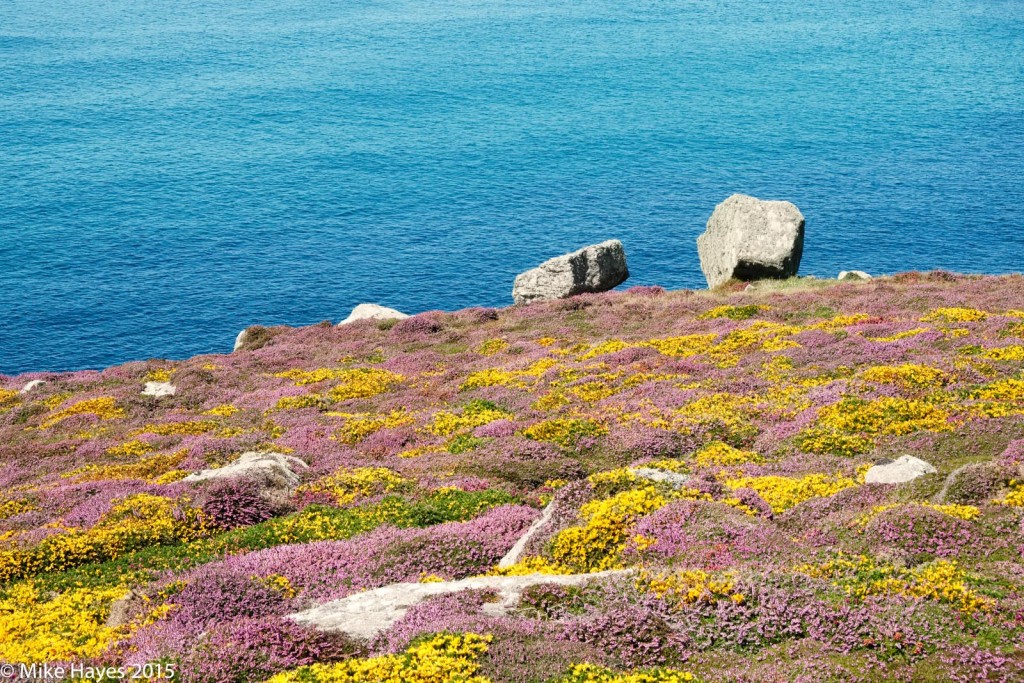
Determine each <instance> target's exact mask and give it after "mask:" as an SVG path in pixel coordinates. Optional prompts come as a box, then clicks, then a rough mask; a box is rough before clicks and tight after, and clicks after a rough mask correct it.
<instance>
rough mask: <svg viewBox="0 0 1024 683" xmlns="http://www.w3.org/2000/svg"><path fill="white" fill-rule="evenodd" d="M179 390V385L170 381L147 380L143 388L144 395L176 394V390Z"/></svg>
mask: <svg viewBox="0 0 1024 683" xmlns="http://www.w3.org/2000/svg"><path fill="white" fill-rule="evenodd" d="M177 390H178V387H176V386H174V385H173V384H171V383H170V382H146V386H145V388H143V390H142V395H143V396H157V397H160V396H174V392H176V391H177Z"/></svg>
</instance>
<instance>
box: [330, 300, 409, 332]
mask: <svg viewBox="0 0 1024 683" xmlns="http://www.w3.org/2000/svg"><path fill="white" fill-rule="evenodd" d="M408 317H409V316H408V315H407V314H406V313H402V312H401V311H396V310H395V309H393V308H388V307H387V306H378V305H377V304H359V305H358V306H356V307H355V308H353V309H352V312H351V313H349V314H348V317H347V318H345V319H344V320H342V321H341V322H340V323H338V327H341V326H342V325H348V324H349V323H354V322H355V321H357V320H405V319H406V318H408Z"/></svg>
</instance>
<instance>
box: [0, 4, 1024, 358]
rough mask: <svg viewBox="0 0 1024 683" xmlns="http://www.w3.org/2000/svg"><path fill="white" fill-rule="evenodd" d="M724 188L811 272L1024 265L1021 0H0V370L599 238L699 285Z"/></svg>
mask: <svg viewBox="0 0 1024 683" xmlns="http://www.w3.org/2000/svg"><path fill="white" fill-rule="evenodd" d="M734 192H743V193H747V194H752V195H755V196H758V197H762V198H768V199H788V200H790V201H793V202H794V203H796V204H797V206H799V207H800V208H801V210H802V211H803V212H804V214H805V216H806V218H807V242H806V248H805V251H804V259H803V264H802V266H801V272H802V273H805V274H815V275H818V276H830V277H834V276H835V275H836V273H837V272H838V271H839V270H841V269H862V270H866V271H869V272H871V273H875V274H878V273H889V272H896V271H903V270H911V269H933V268H943V269H950V270H957V271H968V272H987V273H1001V272H1009V271H1020V270H1024V2H1021V0H906V1H901V2H893V1H892V0H843V1H842V2H837V1H836V0H774V1H773V2H756V1H752V0H742V1H740V0H700V1H697V0H674V1H669V0H653V1H650V0H636V1H633V2H623V1H622V0H420V1H417V2H414V1H409V0H339V1H334V2H325V1H323V0H207V1H203V2H197V1H195V0H175V1H174V2H169V1H164V0H152V1H147V2H138V1H137V0H132V1H129V0H92V1H89V2H85V1H81V0H3V2H2V3H0V316H2V320H0V372H4V373H17V372H22V371H28V370H60V369H80V368H97V367H103V366H106V365H110V364H113V363H119V362H124V361H128V360H136V359H145V358H151V357H162V358H184V357H188V356H191V355H194V354H198V353H206V352H226V351H230V349H231V345H232V342H233V340H234V337H235V334H236V333H237V332H238V331H239V330H240V329H241V328H243V327H245V326H247V325H250V324H255V323H261V324H278V323H288V324H293V325H300V324H309V323H314V322H318V321H321V320H325V319H330V320H333V321H338V320H340V319H341V318H344V317H345V316H346V315H347V314H348V312H349V310H350V309H351V307H352V306H354V305H355V304H357V303H360V302H364V301H372V302H378V303H381V304H385V305H388V306H392V307H395V308H398V309H401V310H403V311H407V312H411V313H414V312H419V311H424V310H429V309H446V310H452V309H458V308H462V307H466V306H471V305H488V306H503V305H508V304H510V303H511V293H510V292H511V286H512V280H513V277H514V276H515V274H516V273H518V272H520V271H522V270H526V269H527V268H530V267H532V266H534V265H536V264H538V263H539V262H541V261H543V260H544V259H546V258H548V257H551V256H555V255H558V254H561V253H564V252H567V251H570V250H573V249H576V248H578V247H581V246H584V245H586V244H590V243H593V242H597V241H600V240H604V239H609V238H619V239H621V240H622V241H623V242H624V243H625V245H626V250H627V254H628V259H629V266H630V271H631V272H632V277H631V278H630V280H629V282H628V283H627V285H629V284H659V285H663V286H665V287H668V288H681V287H699V286H703V285H704V280H703V277H702V275H701V272H700V267H699V261H698V258H697V253H696V249H695V244H694V239H695V238H696V237H697V235H698V234H699V233H700V232H701V231H702V230H703V227H704V223H705V222H706V220H707V218H708V216H709V215H710V213H711V211H712V210H713V209H714V207H715V205H716V204H717V203H718V202H720V201H722V200H723V199H725V198H726V197H727V196H728V195H730V194H732V193H734Z"/></svg>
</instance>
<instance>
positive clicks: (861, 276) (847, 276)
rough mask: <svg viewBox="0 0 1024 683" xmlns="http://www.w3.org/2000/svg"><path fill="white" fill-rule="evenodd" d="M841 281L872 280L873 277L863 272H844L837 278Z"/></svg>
mask: <svg viewBox="0 0 1024 683" xmlns="http://www.w3.org/2000/svg"><path fill="white" fill-rule="evenodd" d="M836 279H837V280H839V281H843V280H854V281H856V280H870V279H871V276H870V275H868V274H867V273H865V272H864V271H863V270H844V271H842V272H840V273H839V277H837V278H836Z"/></svg>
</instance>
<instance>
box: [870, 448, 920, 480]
mask: <svg viewBox="0 0 1024 683" xmlns="http://www.w3.org/2000/svg"><path fill="white" fill-rule="evenodd" d="M937 471H938V470H936V469H935V467H934V466H932V465H931V464H930V463H927V462H925V461H924V460H921V459H920V458H915V457H914V456H912V455H901V456H900V457H898V458H896V459H895V460H893V461H892V462H887V463H884V464H881V465H873V466H872V467H871V468H870V469H869V470H868V471H867V473H866V474H865V475H864V483H865V484H905V483H906V482H908V481H914V480H915V479H917V478H918V477H923V476H924V475H926V474H935V473H936V472H937Z"/></svg>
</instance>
